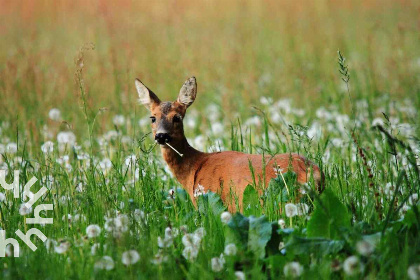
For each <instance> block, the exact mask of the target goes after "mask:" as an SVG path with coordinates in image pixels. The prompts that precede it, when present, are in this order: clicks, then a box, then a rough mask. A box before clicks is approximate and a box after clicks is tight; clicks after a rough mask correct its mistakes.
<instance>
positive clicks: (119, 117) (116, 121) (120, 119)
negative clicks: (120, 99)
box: [112, 115, 125, 126]
mask: <svg viewBox="0 0 420 280" xmlns="http://www.w3.org/2000/svg"><path fill="white" fill-rule="evenodd" d="M112 122H113V123H114V124H115V125H116V126H121V125H124V123H125V118H124V116H123V115H116V116H114V118H113V119H112Z"/></svg>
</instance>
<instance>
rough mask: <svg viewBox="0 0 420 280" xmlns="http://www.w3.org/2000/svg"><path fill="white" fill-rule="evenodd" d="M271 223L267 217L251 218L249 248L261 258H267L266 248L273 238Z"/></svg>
mask: <svg viewBox="0 0 420 280" xmlns="http://www.w3.org/2000/svg"><path fill="white" fill-rule="evenodd" d="M271 232H272V229H271V223H270V222H269V221H268V220H267V218H266V217H265V216H261V217H259V218H256V217H254V216H251V217H249V235H248V247H249V248H250V249H251V250H252V251H253V252H254V253H255V255H256V256H258V257H259V258H264V256H265V246H266V245H267V242H268V241H269V240H270V238H271Z"/></svg>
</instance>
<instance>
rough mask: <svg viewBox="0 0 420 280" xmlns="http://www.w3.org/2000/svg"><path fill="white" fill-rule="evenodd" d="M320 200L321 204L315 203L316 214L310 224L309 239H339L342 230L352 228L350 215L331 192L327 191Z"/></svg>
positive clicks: (308, 228) (308, 229)
mask: <svg viewBox="0 0 420 280" xmlns="http://www.w3.org/2000/svg"><path fill="white" fill-rule="evenodd" d="M320 199H321V203H320V202H319V201H316V202H315V210H314V213H313V214H312V217H311V219H310V220H309V222H308V227H307V233H308V237H324V238H328V239H335V238H338V237H339V230H340V229H341V228H345V227H347V228H349V227H350V215H349V214H348V212H347V209H346V207H345V206H344V205H343V203H341V201H340V200H339V199H338V198H337V197H336V196H335V195H334V193H333V192H332V191H331V190H329V189H326V190H325V191H324V192H323V193H322V195H321V197H320Z"/></svg>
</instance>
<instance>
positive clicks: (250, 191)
mask: <svg viewBox="0 0 420 280" xmlns="http://www.w3.org/2000/svg"><path fill="white" fill-rule="evenodd" d="M242 209H243V213H244V214H245V216H250V215H255V216H259V215H261V203H260V198H259V195H258V192H257V190H256V189H255V188H254V187H253V186H251V185H248V186H247V187H246V188H245V191H244V195H243V199H242Z"/></svg>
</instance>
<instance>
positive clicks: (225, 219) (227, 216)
mask: <svg viewBox="0 0 420 280" xmlns="http://www.w3.org/2000/svg"><path fill="white" fill-rule="evenodd" d="M220 219H221V220H222V223H224V224H225V225H226V224H228V223H229V221H230V220H231V219H232V214H230V213H229V212H227V211H225V212H223V213H222V214H221V215H220Z"/></svg>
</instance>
